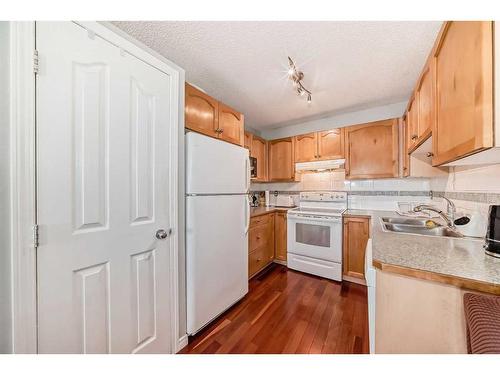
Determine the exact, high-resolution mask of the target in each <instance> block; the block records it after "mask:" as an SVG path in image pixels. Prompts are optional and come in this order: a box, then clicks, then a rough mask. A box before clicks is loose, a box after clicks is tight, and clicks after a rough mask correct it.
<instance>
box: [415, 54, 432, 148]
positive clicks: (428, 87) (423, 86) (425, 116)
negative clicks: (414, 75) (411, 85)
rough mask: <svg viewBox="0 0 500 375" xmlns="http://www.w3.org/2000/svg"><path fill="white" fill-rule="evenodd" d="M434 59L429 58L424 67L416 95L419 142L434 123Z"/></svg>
mask: <svg viewBox="0 0 500 375" xmlns="http://www.w3.org/2000/svg"><path fill="white" fill-rule="evenodd" d="M433 67H434V59H433V58H431V59H430V60H429V62H428V63H427V65H426V66H425V68H424V71H423V73H422V76H421V78H420V81H419V84H418V86H417V95H418V129H417V137H418V140H417V143H418V144H421V143H422V142H423V141H424V140H425V139H427V138H428V137H429V136H430V134H431V131H432V125H433V124H434V87H435V85H434V84H433V82H434V81H433V79H434V68H433Z"/></svg>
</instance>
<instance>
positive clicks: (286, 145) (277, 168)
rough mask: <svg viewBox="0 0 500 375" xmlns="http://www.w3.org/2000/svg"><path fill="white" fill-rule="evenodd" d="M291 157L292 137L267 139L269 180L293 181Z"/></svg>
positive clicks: (293, 168) (293, 169) (293, 166)
mask: <svg viewBox="0 0 500 375" xmlns="http://www.w3.org/2000/svg"><path fill="white" fill-rule="evenodd" d="M293 159H294V152H293V138H282V139H276V140H273V141H269V162H268V164H269V180H270V181H293V179H294V178H295V163H294V160H293Z"/></svg>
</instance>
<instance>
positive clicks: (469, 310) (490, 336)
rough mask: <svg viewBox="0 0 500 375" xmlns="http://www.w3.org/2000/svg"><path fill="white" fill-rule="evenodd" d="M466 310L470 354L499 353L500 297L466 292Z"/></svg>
mask: <svg viewBox="0 0 500 375" xmlns="http://www.w3.org/2000/svg"><path fill="white" fill-rule="evenodd" d="M464 310H465V324H466V327H467V351H468V352H469V354H499V353H500V297H497V296H487V295H481V294H473V293H465V294H464Z"/></svg>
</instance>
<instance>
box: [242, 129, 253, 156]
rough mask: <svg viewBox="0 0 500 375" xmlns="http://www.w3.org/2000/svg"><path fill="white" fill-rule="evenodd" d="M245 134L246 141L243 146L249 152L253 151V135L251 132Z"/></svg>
mask: <svg viewBox="0 0 500 375" xmlns="http://www.w3.org/2000/svg"><path fill="white" fill-rule="evenodd" d="M244 134H245V135H244V138H245V140H244V144H243V146H244V147H245V148H246V149H247V150H251V149H252V133H250V132H245V133H244ZM251 153H252V152H251V151H250V154H251Z"/></svg>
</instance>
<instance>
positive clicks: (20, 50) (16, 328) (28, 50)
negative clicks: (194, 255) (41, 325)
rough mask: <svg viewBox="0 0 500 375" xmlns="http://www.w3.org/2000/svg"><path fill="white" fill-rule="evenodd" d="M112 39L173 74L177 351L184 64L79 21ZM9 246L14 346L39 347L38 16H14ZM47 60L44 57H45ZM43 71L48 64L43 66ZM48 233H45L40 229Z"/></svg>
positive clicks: (176, 344)
mask: <svg viewBox="0 0 500 375" xmlns="http://www.w3.org/2000/svg"><path fill="white" fill-rule="evenodd" d="M74 23H75V24H77V25H79V26H81V27H82V28H84V29H86V30H88V32H89V34H90V35H92V36H94V35H95V36H99V37H101V38H103V39H105V40H106V41H108V42H110V43H111V44H113V45H115V46H117V47H119V48H122V49H124V50H126V51H127V52H128V53H130V54H131V55H133V56H135V57H136V58H138V59H140V60H141V61H143V62H145V63H147V64H149V65H151V66H153V67H154V68H156V69H158V70H160V71H161V72H163V73H165V74H167V75H169V76H170V77H171V78H172V80H171V82H172V86H171V89H170V100H171V104H172V111H171V113H170V120H171V123H172V124H173V126H172V127H171V128H170V145H169V146H170V176H169V184H170V191H171V196H172V198H171V199H170V207H169V211H170V214H171V223H172V224H171V226H172V236H170V257H169V258H170V259H169V261H170V298H171V306H170V307H171V311H170V316H171V319H172V323H173V324H172V326H171V331H172V332H171V334H172V337H171V348H172V351H173V352H174V353H176V352H178V351H179V350H180V349H182V347H183V346H184V345H186V344H187V336H186V335H181V337H179V336H180V332H179V324H180V314H179V263H178V262H179V259H178V256H179V242H180V241H179V238H180V237H181V236H182V231H183V230H184V222H183V221H181V220H180V215H179V210H180V209H182V208H183V206H181V207H179V202H183V199H184V194H183V191H182V190H183V185H182V184H180V181H181V179H180V178H179V175H180V173H182V170H181V168H179V154H180V153H179V151H180V148H182V147H183V145H182V144H180V143H181V142H180V141H179V140H180V139H181V135H182V134H183V132H179V127H181V126H182V127H184V111H183V110H179V109H180V108H183V106H182V107H181V104H182V105H183V103H184V80H185V73H184V70H183V69H182V68H180V67H178V66H177V65H175V64H174V63H172V62H170V61H169V60H167V59H165V58H164V57H162V56H161V55H159V54H157V53H156V52H154V51H152V50H150V49H149V48H148V47H146V46H144V45H142V44H141V43H140V42H138V41H136V40H134V39H133V38H132V37H130V36H127V35H126V34H125V33H124V32H120V31H119V30H118V29H117V28H116V27H114V26H113V25H111V24H109V23H99V22H74ZM9 32H10V46H9V48H10V50H9V52H10V53H9V54H10V56H9V58H10V61H9V62H10V85H9V89H10V90H9V93H10V97H9V105H10V121H9V122H10V124H9V130H10V139H9V142H10V161H9V163H10V180H11V181H10V191H11V198H10V201H11V203H10V209H11V212H10V221H11V230H10V251H11V257H12V264H11V267H12V268H11V269H12V275H11V281H12V287H11V291H12V320H11V321H12V351H13V353H26V354H34V353H37V352H38V342H37V341H38V337H37V325H38V319H37V273H36V271H37V270H36V264H37V263H36V247H35V243H34V237H33V235H34V227H35V225H36V223H37V221H36V217H37V208H36V159H37V158H36V80H35V74H34V51H35V49H36V22H34V21H26V22H10V25H9ZM41 63H42V64H43V61H42V62H41ZM40 69H41V70H42V71H43V65H42V66H41V67H40ZM41 236H42V239H43V233H41Z"/></svg>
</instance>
